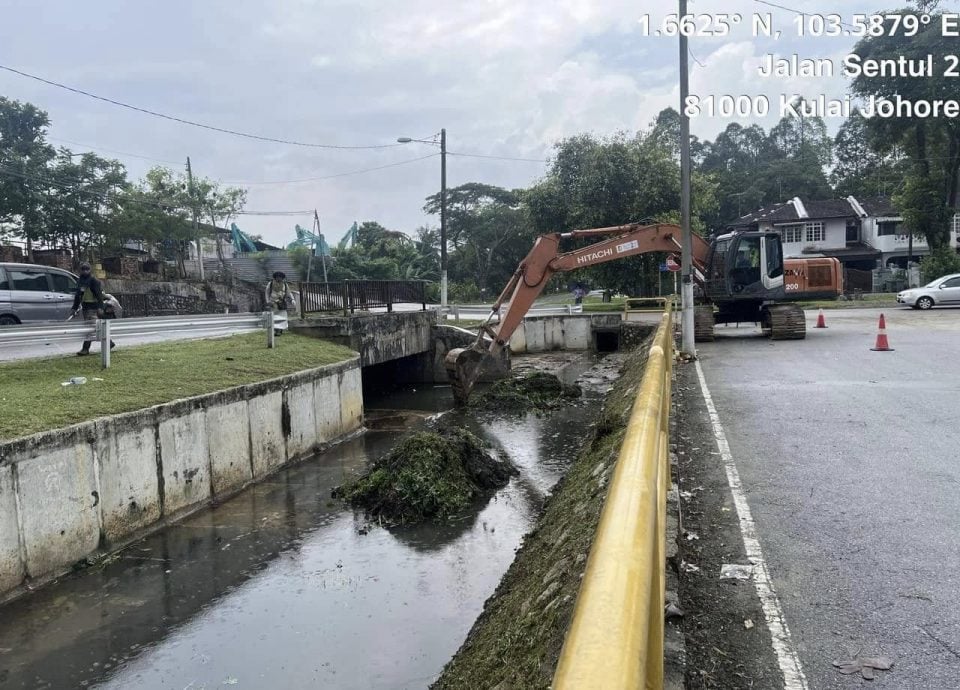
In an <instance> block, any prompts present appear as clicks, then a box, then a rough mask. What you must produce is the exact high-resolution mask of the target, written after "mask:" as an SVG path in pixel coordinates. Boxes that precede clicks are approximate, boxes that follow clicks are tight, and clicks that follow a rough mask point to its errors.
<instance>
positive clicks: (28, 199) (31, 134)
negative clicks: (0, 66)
mask: <svg viewBox="0 0 960 690" xmlns="http://www.w3.org/2000/svg"><path fill="white" fill-rule="evenodd" d="M49 125H50V119H49V118H48V117H47V113H45V112H44V111H42V110H40V109H39V108H37V107H36V106H33V105H31V104H30V103H21V102H19V101H11V100H8V99H6V98H4V97H3V96H0V231H2V228H3V227H4V226H13V228H14V229H15V231H16V234H17V235H19V236H21V237H23V238H24V239H26V241H27V247H28V251H29V250H30V248H31V247H32V244H33V242H34V241H36V240H38V239H40V237H41V236H42V234H43V233H44V230H45V228H44V224H43V220H42V212H43V209H42V206H43V201H44V197H45V196H46V194H45V192H46V189H47V185H48V182H47V179H46V175H47V164H48V163H49V162H50V161H51V160H52V159H53V158H54V156H55V151H54V149H53V147H52V146H50V145H49V144H48V143H47V141H46V132H47V127H48V126H49Z"/></svg>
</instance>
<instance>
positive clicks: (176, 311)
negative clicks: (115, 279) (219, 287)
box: [113, 292, 237, 318]
mask: <svg viewBox="0 0 960 690" xmlns="http://www.w3.org/2000/svg"><path fill="white" fill-rule="evenodd" d="M113 296H114V297H116V298H117V301H118V302H120V306H121V307H123V315H124V316H125V317H127V318H131V317H139V316H172V315H181V314H225V313H229V312H236V311H237V308H236V306H233V305H229V304H224V303H223V302H217V301H215V300H204V299H200V298H199V297H188V296H184V295H171V294H167V293H155V292H150V293H133V292H121V293H117V292H115V293H113Z"/></svg>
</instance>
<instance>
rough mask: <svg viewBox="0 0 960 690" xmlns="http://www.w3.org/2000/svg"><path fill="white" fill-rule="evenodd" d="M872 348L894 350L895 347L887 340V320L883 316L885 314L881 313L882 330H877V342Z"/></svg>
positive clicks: (877, 350)
mask: <svg viewBox="0 0 960 690" xmlns="http://www.w3.org/2000/svg"><path fill="white" fill-rule="evenodd" d="M870 349H871V350H873V351H874V352H893V348H892V347H890V343H888V342H887V322H886V319H884V318H883V314H880V330H879V331H878V332H877V344H876V346H875V347H871V348H870Z"/></svg>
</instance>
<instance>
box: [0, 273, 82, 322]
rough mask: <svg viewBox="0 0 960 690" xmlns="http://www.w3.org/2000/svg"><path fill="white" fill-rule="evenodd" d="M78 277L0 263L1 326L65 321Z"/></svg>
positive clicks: (68, 314) (71, 274)
mask: <svg viewBox="0 0 960 690" xmlns="http://www.w3.org/2000/svg"><path fill="white" fill-rule="evenodd" d="M76 291H77V276H75V275H74V274H73V273H70V272H69V271H64V270H62V269H60V268H53V267H52V266H35V265H34V264H8V263H0V326H15V325H16V324H18V323H35V322H37V321H65V320H66V319H67V317H68V316H70V311H71V307H72V306H73V296H74V294H75V293H76Z"/></svg>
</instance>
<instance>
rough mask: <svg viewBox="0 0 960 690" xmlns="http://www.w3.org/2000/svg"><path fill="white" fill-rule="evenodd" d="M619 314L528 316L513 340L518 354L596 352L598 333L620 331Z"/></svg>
mask: <svg viewBox="0 0 960 690" xmlns="http://www.w3.org/2000/svg"><path fill="white" fill-rule="evenodd" d="M620 320H621V315H620V313H619V312H611V313H599V314H572V315H561V316H556V315H554V316H528V317H527V318H525V319H524V320H523V323H521V324H520V326H519V327H518V328H517V330H516V331H514V333H513V335H512V336H511V337H510V350H511V352H513V354H515V355H519V354H527V353H535V352H550V351H552V350H595V349H597V348H596V333H597V332H598V331H601V332H604V331H608V330H609V331H617V330H619V328H620Z"/></svg>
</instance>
